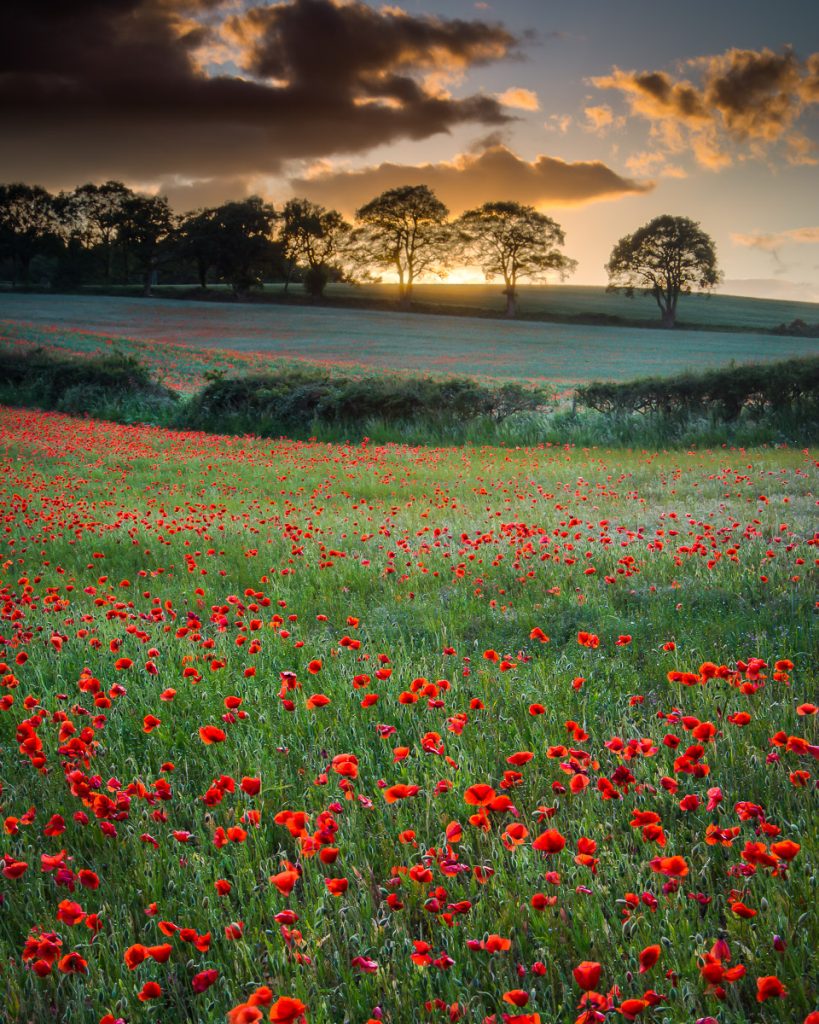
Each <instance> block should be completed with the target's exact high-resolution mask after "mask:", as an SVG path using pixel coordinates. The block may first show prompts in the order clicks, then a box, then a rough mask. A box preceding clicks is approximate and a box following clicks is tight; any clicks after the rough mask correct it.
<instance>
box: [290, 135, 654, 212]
mask: <svg viewBox="0 0 819 1024" xmlns="http://www.w3.org/2000/svg"><path fill="white" fill-rule="evenodd" d="M421 184H424V185H429V186H430V188H432V189H433V190H434V191H435V192H436V193H437V194H438V195H439V196H440V198H441V199H442V200H443V202H444V203H446V205H447V206H448V207H449V209H450V210H451V211H452V212H453V213H455V214H458V213H461V212H462V211H463V210H466V209H468V208H470V207H473V206H480V205H481V204H482V203H485V202H488V201H490V200H493V199H514V200H516V201H518V202H522V203H526V204H528V205H532V206H544V205H546V204H551V205H553V206H570V205H578V204H581V203H587V202H591V201H593V200H596V199H613V198H618V197H620V196H624V195H628V194H630V193H637V192H647V191H649V190H650V189H651V188H652V185H651V184H650V183H647V182H636V181H633V180H631V179H629V178H622V177H620V175H619V174H616V173H615V172H614V171H613V170H611V168H610V167H607V166H606V165H605V164H602V163H599V162H578V163H566V162H565V161H563V160H558V159H555V158H554V157H549V156H539V157H537V158H536V159H535V160H533V161H531V162H529V161H527V160H522V159H521V158H520V157H519V156H517V155H516V154H515V153H513V152H512V151H511V150H510V149H508V148H507V147H506V146H493V147H492V148H491V149H487V150H485V151H484V152H482V153H480V154H470V153H467V154H464V155H462V156H460V157H458V158H456V159H455V160H454V161H453V162H452V163H439V164H424V165H422V166H420V167H413V166H406V165H401V164H392V163H383V164H379V165H378V166H377V167H370V168H367V169H365V170H362V171H351V172H326V173H322V174H320V175H317V176H315V177H313V178H297V179H293V180H291V182H290V185H291V187H292V188H293V190H294V192H295V193H296V194H298V195H305V196H307V197H308V198H310V199H312V200H314V201H315V202H319V203H322V204H324V205H326V206H334V207H336V208H338V209H341V210H342V211H344V212H345V213H348V214H350V213H352V212H353V211H354V210H355V209H356V208H357V207H359V206H361V205H363V204H364V203H365V202H367V201H368V200H369V199H371V198H372V197H373V196H375V195H378V194H379V193H380V192H383V191H384V190H385V189H388V188H396V187H397V186H399V185H421Z"/></svg>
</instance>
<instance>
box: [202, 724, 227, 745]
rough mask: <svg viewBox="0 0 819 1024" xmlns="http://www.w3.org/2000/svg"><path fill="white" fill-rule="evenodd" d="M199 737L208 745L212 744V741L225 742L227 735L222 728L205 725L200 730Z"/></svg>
mask: <svg viewBox="0 0 819 1024" xmlns="http://www.w3.org/2000/svg"><path fill="white" fill-rule="evenodd" d="M199 739H200V740H201V741H202V742H203V743H204V744H205V745H206V746H210V744H211V743H223V742H224V741H225V740H226V739H227V736H226V735H225V733H224V731H223V730H222V729H219V728H218V727H217V726H215V725H203V726H202V728H201V729H200V730H199Z"/></svg>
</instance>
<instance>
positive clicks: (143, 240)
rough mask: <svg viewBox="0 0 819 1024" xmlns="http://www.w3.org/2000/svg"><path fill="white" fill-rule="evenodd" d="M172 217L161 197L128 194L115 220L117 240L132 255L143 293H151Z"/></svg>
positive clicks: (126, 253)
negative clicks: (140, 278)
mask: <svg viewBox="0 0 819 1024" xmlns="http://www.w3.org/2000/svg"><path fill="white" fill-rule="evenodd" d="M172 229H173V218H172V216H171V210H170V207H169V206H168V200H167V199H165V197H164V196H142V195H131V196H129V197H128V198H127V199H125V200H123V202H122V206H121V209H120V214H119V218H118V222H117V240H118V241H119V242H120V244H121V245H122V248H123V250H124V251H125V255H126V259H128V257H130V258H132V259H133V260H134V261H135V263H136V265H137V268H138V270H139V273H140V275H141V277H142V289H143V293H144V294H145V295H150V294H151V283H152V277H153V274H154V271H155V270H156V268H157V266H158V264H159V259H160V256H161V254H162V252H163V243H165V242H166V241H168V240H169V239H170V237H171V231H172Z"/></svg>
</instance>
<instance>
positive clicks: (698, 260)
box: [606, 214, 721, 327]
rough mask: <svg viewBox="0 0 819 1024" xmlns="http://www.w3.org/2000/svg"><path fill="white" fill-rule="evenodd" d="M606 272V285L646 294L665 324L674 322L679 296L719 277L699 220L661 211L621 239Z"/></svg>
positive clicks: (712, 250) (711, 245) (714, 255)
mask: <svg viewBox="0 0 819 1024" xmlns="http://www.w3.org/2000/svg"><path fill="white" fill-rule="evenodd" d="M606 272H607V274H608V275H609V287H610V288H612V289H616V288H621V289H623V290H624V291H625V292H626V294H628V295H632V294H633V293H634V291H635V289H642V290H643V293H644V294H646V295H651V296H652V297H653V298H654V300H655V302H656V303H657V306H658V308H659V310H660V313H661V315H662V321H663V326H665V327H673V326H674V323H675V321H676V317H677V302H678V301H679V297H680V295H689V294H690V293H691V291H692V289H694V288H698V289H700V290H707V289H710V288H713V287H714V286H715V285H716V284H718V283H719V281H720V276H721V275H720V271H719V269H718V267H717V253H716V249H715V247H714V243H713V241H712V240H711V238H709V236H708V235H707V234H706V233H705V232H704V231H703V230H702V229H701V228H700V226H699V224H697V223H695V222H694V221H692V220H689V219H688V218H687V217H671V216H669V215H667V214H666V215H664V216H662V217H655V218H654V220H652V221H650V222H649V223H648V224H645V225H644V226H643V227H641V228H640V229H639V230H638V231H635V232H634V234H633V235H626V236H625V237H624V238H621V239H620V241H619V242H618V243H617V244H616V245H615V247H614V249H613V250H612V253H611V256H610V257H609V262H608V263H607V264H606Z"/></svg>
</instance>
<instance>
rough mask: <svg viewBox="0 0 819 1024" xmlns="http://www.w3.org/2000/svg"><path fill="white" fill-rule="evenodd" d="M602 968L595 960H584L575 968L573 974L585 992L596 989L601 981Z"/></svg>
mask: <svg viewBox="0 0 819 1024" xmlns="http://www.w3.org/2000/svg"><path fill="white" fill-rule="evenodd" d="M601 970H602V967H601V965H600V964H599V963H597V962H596V961H595V960H584V961H583V962H582V963H579V964H578V965H577V967H575V968H574V970H573V971H572V974H573V975H574V980H575V981H576V982H577V984H578V985H579V986H580V988H582V989H583V991H584V992H589V991H590V990H592V989H596V988H597V986H598V984H599V983H600V972H601Z"/></svg>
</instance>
